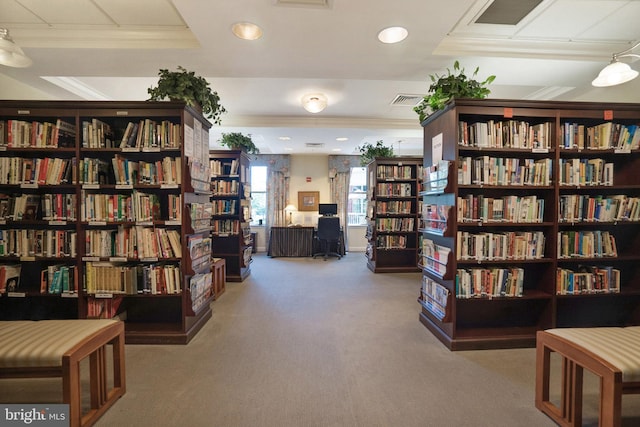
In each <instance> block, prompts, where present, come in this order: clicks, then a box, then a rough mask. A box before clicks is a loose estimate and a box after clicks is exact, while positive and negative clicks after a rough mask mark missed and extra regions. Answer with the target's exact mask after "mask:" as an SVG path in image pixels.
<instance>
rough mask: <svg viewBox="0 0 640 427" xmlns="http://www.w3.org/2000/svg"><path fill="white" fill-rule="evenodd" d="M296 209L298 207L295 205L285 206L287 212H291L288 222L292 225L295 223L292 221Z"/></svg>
mask: <svg viewBox="0 0 640 427" xmlns="http://www.w3.org/2000/svg"><path fill="white" fill-rule="evenodd" d="M295 210H296V207H295V206H293V205H287V207H286V208H284V211H285V212H289V222H287V225H292V224H293V223H292V221H291V218H292V216H293V211H295Z"/></svg>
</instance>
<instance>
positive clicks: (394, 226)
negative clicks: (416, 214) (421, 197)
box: [376, 218, 415, 232]
mask: <svg viewBox="0 0 640 427" xmlns="http://www.w3.org/2000/svg"><path fill="white" fill-rule="evenodd" d="M376 230H377V231H382V232H395V231H413V230H415V218H376Z"/></svg>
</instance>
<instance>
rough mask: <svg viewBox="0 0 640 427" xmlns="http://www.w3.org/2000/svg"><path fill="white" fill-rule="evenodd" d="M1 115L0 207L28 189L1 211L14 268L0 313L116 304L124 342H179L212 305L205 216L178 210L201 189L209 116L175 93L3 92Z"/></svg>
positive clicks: (20, 315) (81, 312)
mask: <svg viewBox="0 0 640 427" xmlns="http://www.w3.org/2000/svg"><path fill="white" fill-rule="evenodd" d="M0 120H2V126H3V132H2V137H1V138H2V139H1V140H0V148H1V149H2V151H0V163H2V166H1V167H4V168H5V172H8V174H7V175H6V176H7V177H8V178H9V179H10V180H9V181H7V182H0V186H1V187H2V192H3V193H4V195H6V196H7V200H5V199H2V198H0V211H1V210H2V206H6V207H7V210H9V211H11V210H13V208H14V206H15V205H16V204H19V203H20V202H21V197H22V196H23V195H27V196H28V197H27V200H26V201H24V206H25V210H26V211H28V213H27V214H26V215H25V214H22V215H20V214H19V213H2V214H1V215H2V219H0V221H1V223H0V231H1V232H2V234H3V238H4V237H6V238H7V240H4V241H6V242H7V251H5V252H2V251H1V250H0V252H2V253H0V256H1V257H2V258H3V259H2V262H3V263H9V264H17V265H20V266H21V267H22V268H21V270H22V271H21V273H20V285H19V286H18V289H16V292H12V293H11V294H9V293H8V292H5V293H4V294H3V295H1V296H0V307H1V308H0V316H1V317H2V318H3V319H5V318H6V319H39V318H43V319H44V318H86V317H107V318H110V317H116V316H117V317H120V318H122V319H124V320H125V322H126V324H125V330H126V342H127V343H182V344H186V343H187V342H188V341H189V340H190V339H191V338H192V337H193V336H194V335H195V334H196V333H197V331H198V330H199V329H200V328H201V327H202V325H203V324H204V323H205V322H206V321H207V319H209V318H210V317H211V309H210V307H209V302H211V301H212V297H211V270H210V264H211V262H210V259H211V250H210V246H211V245H210V236H209V227H208V220H207V221H206V222H205V224H206V227H204V228H199V226H198V225H197V224H195V223H194V222H193V221H192V218H191V217H190V215H189V213H190V211H191V207H192V205H193V204H194V203H195V204H197V203H199V202H208V200H209V190H210V189H209V180H208V175H209V173H208V171H207V170H205V168H207V167H208V165H209V163H208V130H209V128H210V126H211V125H210V123H209V122H208V121H207V120H205V119H204V118H203V117H202V115H201V114H200V113H198V112H196V111H195V110H193V109H191V108H190V107H186V106H185V104H184V103H180V102H99V101H96V102H93V101H89V102H76V101H52V102H48V101H44V102H40V101H3V102H0ZM29 171H31V172H29ZM3 173H4V172H3ZM12 234H13V236H10V235H12ZM15 237H20V238H21V246H20V247H17V246H16V245H15V244H13V243H11V242H14V241H16V240H15ZM198 238H200V240H198ZM203 238H204V239H206V242H205V244H203V245H201V246H200V247H199V248H200V249H202V250H201V251H200V252H199V253H198V255H199V257H198V259H197V260H195V259H193V258H192V257H191V255H190V250H191V249H192V247H193V246H194V243H193V242H195V241H199V242H201V241H202V239H203ZM0 240H2V239H0ZM0 245H1V244H0ZM11 246H13V247H11ZM196 282H197V283H196Z"/></svg>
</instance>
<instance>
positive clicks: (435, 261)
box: [420, 239, 451, 277]
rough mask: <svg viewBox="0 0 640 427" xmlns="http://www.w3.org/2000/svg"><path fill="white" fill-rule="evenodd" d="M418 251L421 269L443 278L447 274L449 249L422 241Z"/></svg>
mask: <svg viewBox="0 0 640 427" xmlns="http://www.w3.org/2000/svg"><path fill="white" fill-rule="evenodd" d="M420 249H421V251H420V254H421V257H422V261H421V265H422V267H423V268H424V269H426V270H428V271H430V272H431V273H433V274H435V275H437V276H439V277H444V276H445V274H446V273H447V264H448V263H449V256H450V254H451V249H450V248H448V247H446V246H442V245H438V244H437V243H435V242H434V241H432V240H430V239H422V244H421V248H420Z"/></svg>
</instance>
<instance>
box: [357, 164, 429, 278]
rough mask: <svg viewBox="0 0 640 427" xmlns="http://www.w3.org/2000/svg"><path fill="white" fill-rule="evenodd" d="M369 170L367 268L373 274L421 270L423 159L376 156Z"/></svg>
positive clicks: (368, 167)
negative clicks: (419, 256) (420, 221)
mask: <svg viewBox="0 0 640 427" xmlns="http://www.w3.org/2000/svg"><path fill="white" fill-rule="evenodd" d="M367 173H368V177H369V181H368V182H369V184H368V186H367V192H368V208H367V210H368V215H367V217H368V226H367V234H366V238H367V249H366V253H365V255H366V257H367V267H368V268H369V269H370V270H371V271H373V272H374V273H389V272H412V271H419V269H418V248H419V242H418V218H419V215H420V212H419V210H420V207H421V204H420V200H419V198H418V191H419V188H420V181H421V180H422V158H420V157H392V158H386V157H385V158H383V157H379V158H375V159H374V160H373V161H372V162H370V163H369V165H368V166H367Z"/></svg>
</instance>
